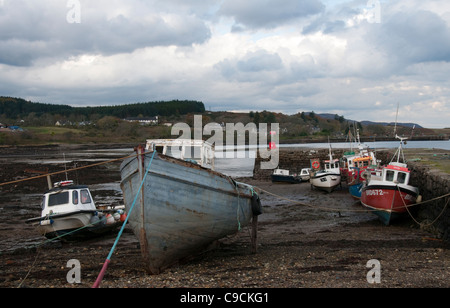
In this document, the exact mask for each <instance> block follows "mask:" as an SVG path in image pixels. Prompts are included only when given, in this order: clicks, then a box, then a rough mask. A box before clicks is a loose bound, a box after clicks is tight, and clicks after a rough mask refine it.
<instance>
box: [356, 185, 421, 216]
mask: <svg viewBox="0 0 450 308" xmlns="http://www.w3.org/2000/svg"><path fill="white" fill-rule="evenodd" d="M416 198H417V194H416V193H414V192H410V191H407V190H400V191H399V189H398V188H397V187H396V186H394V187H392V188H387V187H383V188H380V187H376V186H375V187H370V186H369V187H366V188H365V189H364V190H363V192H362V194H361V203H363V205H365V206H366V207H369V208H371V209H375V210H381V211H387V212H395V213H404V212H406V207H405V205H406V206H410V205H413V204H415V203H416Z"/></svg>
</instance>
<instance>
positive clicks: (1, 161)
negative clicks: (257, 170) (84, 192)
mask: <svg viewBox="0 0 450 308" xmlns="http://www.w3.org/2000/svg"><path fill="white" fill-rule="evenodd" d="M91 150H92V149H88V148H84V149H81V152H83V151H91ZM39 151H40V152H39V154H38V155H35V156H34V157H33V158H32V159H28V160H27V159H24V157H23V156H22V157H21V156H20V155H19V153H14V159H12V158H11V157H8V155H6V154H5V155H4V156H3V157H0V169H1V171H2V180H1V182H4V178H5V179H7V180H10V179H14V178H17V177H19V178H20V177H25V176H28V174H25V173H24V172H23V170H24V169H36V168H43V169H45V168H48V169H50V170H52V171H54V170H58V171H59V170H61V168H64V166H63V165H61V164H60V163H52V162H51V161H52V160H53V162H54V160H57V159H61V151H62V150H61V149H57V150H55V149H51V151H47V150H45V149H40V150H39ZM0 152H1V150H0ZM106 152H107V155H105V152H95V153H94V152H92V151H91V152H89V153H90V154H89V155H87V156H83V155H81V154H80V155H74V156H73V157H71V156H70V155H69V154H67V153H66V154H65V159H66V160H67V161H68V160H70V161H71V162H72V163H74V162H76V163H77V164H88V163H90V162H91V161H92V159H99V160H101V159H104V160H107V159H111V156H113V157H120V155H123V154H124V153H125V155H128V154H129V152H126V151H124V152H122V151H118V152H116V154H115V155H113V154H112V153H111V152H110V151H106ZM43 154H45V155H43ZM0 156H1V155H0ZM39 156H44V158H45V161H44V162H39V163H37V164H36V163H35V162H36V161H38V160H39V159H41V158H39ZM75 156H76V157H75ZM49 161H50V162H49ZM119 164H120V162H118V163H113V164H111V165H105V166H98V167H95V169H94V170H89V171H87V170H85V171H82V172H81V171H80V172H79V173H78V175H77V176H78V179H79V180H80V183H83V184H87V185H90V187H91V191H92V193H93V195H94V198H95V201H96V202H97V203H99V202H104V203H115V204H120V203H121V192H120V189H119V188H118V181H119V180H120V174H119V166H118V165H119ZM62 170H64V169H62ZM35 171H36V170H35ZM69 177H70V175H69ZM72 178H74V177H73V176H72ZM56 180H58V179H55V181H56ZM244 181H245V182H248V183H249V184H252V185H255V186H256V187H258V188H260V189H261V199H262V205H263V209H264V214H263V215H261V216H260V217H259V225H258V251H257V253H256V254H252V253H251V239H250V238H251V228H250V227H245V228H243V229H242V230H241V231H240V232H238V233H237V234H236V235H234V236H230V237H227V238H224V239H222V240H220V241H219V242H218V243H216V245H215V247H214V248H213V249H211V250H209V251H207V252H204V253H202V254H199V255H198V256H195V257H193V258H191V259H190V260H185V261H184V262H182V263H180V264H178V265H176V266H174V267H172V268H170V269H168V270H166V271H165V272H163V273H162V274H160V275H148V274H147V273H146V272H145V271H144V269H143V263H142V259H141V254H140V248H139V243H138V241H137V239H136V237H135V236H134V234H133V233H132V232H131V230H130V229H129V227H126V228H125V232H124V234H123V236H122V238H121V239H120V242H119V244H118V246H117V248H116V250H115V252H114V254H113V255H112V258H111V263H110V265H109V267H108V270H107V271H106V274H105V276H104V278H103V281H102V284H101V287H104V288H108V287H110V288H124V287H128V288H138V287H141V288H167V287H168V288H315V287H337V288H344V287H363V288H366V287H367V288H373V287H380V288H387V287H439V288H448V287H450V279H449V278H450V250H449V248H450V245H449V243H448V242H445V241H442V240H439V239H435V238H433V236H432V235H430V234H429V233H427V232H425V231H422V230H420V229H419V228H417V226H415V225H414V222H413V221H412V220H411V219H409V218H408V217H406V218H405V219H403V220H401V221H398V222H396V223H395V224H393V225H391V226H388V227H386V226H384V225H382V224H381V223H380V222H379V221H378V219H377V218H376V217H375V216H374V215H372V214H370V213H367V212H366V211H364V209H363V208H362V207H361V205H359V204H358V203H357V202H355V200H354V199H352V198H351V197H350V195H349V193H348V192H347V187H346V186H345V184H343V186H342V189H338V190H336V191H334V192H332V193H331V194H328V193H324V192H321V191H318V190H312V189H311V187H310V185H309V183H301V184H274V183H271V182H262V181H255V180H251V179H245V180H244ZM46 185H47V184H46V179H39V180H33V181H30V182H24V183H20V184H13V185H11V186H10V185H8V186H3V187H1V188H0V189H1V197H0V213H1V214H2V217H3V218H4V219H2V220H1V222H0V287H4V288H17V287H29V288H52V287H57V288H58V287H62V288H87V287H91V286H92V285H93V283H94V282H95V280H96V278H97V276H98V274H99V273H100V270H101V268H102V265H103V263H104V261H105V259H106V257H107V255H108V253H109V252H110V249H111V247H112V245H113V243H114V240H115V238H116V237H115V235H114V234H111V235H107V236H104V237H102V238H96V239H91V240H87V241H82V242H74V243H67V242H60V241H54V242H46V240H45V238H43V237H40V236H39V235H38V234H37V232H36V230H35V229H34V228H33V227H32V226H28V225H26V224H25V223H24V221H25V220H26V219H28V218H31V217H35V216H38V215H39V212H40V208H39V203H40V198H41V193H43V192H44V191H45V189H46ZM273 194H275V195H276V196H274V195H273ZM293 201H294V202H293ZM74 259H76V260H78V261H79V262H80V266H81V268H80V273H81V282H80V283H73V284H71V283H69V282H68V281H67V274H68V273H69V271H70V270H71V268H70V267H68V266H67V263H68V262H69V261H70V260H74ZM369 260H377V261H379V264H380V274H381V275H380V283H375V284H371V283H369V282H368V280H367V275H368V273H369V271H370V270H371V269H372V268H369V267H367V263H368V262H369Z"/></svg>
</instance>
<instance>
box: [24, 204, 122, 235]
mask: <svg viewBox="0 0 450 308" xmlns="http://www.w3.org/2000/svg"><path fill="white" fill-rule="evenodd" d="M93 216H94V211H80V212H79V213H78V212H75V213H65V214H59V215H54V216H51V217H50V218H46V217H41V218H36V219H33V220H34V221H35V222H34V223H35V224H36V226H37V229H38V232H39V233H40V234H41V235H43V236H45V237H46V238H48V239H54V238H57V237H59V238H60V239H61V240H65V241H73V240H79V239H84V238H92V237H95V236H99V235H103V234H105V233H108V232H113V231H115V230H116V229H117V228H118V227H120V226H121V225H122V223H123V222H119V221H117V222H114V223H112V224H106V223H105V221H103V222H100V223H98V224H95V225H92V224H91V218H92V217H93ZM31 221H32V220H30V222H31Z"/></svg>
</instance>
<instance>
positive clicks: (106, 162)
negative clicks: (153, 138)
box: [0, 154, 141, 187]
mask: <svg viewBox="0 0 450 308" xmlns="http://www.w3.org/2000/svg"><path fill="white" fill-rule="evenodd" d="M137 155H141V154H132V155H129V156H125V157H121V158H116V159H111V160H107V161H104V162H100V163H95V164H92V165H87V166H82V167H77V168H72V169H68V170H64V171H58V172H53V173H47V174H42V175H38V176H34V177H30V178H26V179H21V180H16V181H11V182H6V183H0V187H1V186H6V185H11V184H17V183H21V182H26V181H31V180H36V179H40V178H45V177H47V176H52V175H57V174H62V173H67V172H72V171H77V170H81V169H87V168H92V167H97V166H101V165H106V164H110V163H114V162H117V161H121V160H125V159H127V158H132V157H136V156H137Z"/></svg>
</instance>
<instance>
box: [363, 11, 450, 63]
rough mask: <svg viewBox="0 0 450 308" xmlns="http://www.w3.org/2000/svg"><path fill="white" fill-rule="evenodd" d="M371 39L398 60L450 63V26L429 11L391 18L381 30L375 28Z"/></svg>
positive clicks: (401, 13)
mask: <svg viewBox="0 0 450 308" xmlns="http://www.w3.org/2000/svg"><path fill="white" fill-rule="evenodd" d="M367 40H369V42H370V41H371V42H372V43H373V44H375V45H376V46H377V48H379V49H383V50H385V52H386V53H387V54H389V55H391V56H395V61H400V62H407V63H421V62H433V61H446V62H449V61H450V27H449V25H448V24H447V23H446V22H445V21H444V20H443V19H442V18H441V17H440V16H438V15H437V14H435V13H432V12H429V11H415V12H409V13H405V12H398V13H396V14H393V15H391V16H387V17H386V18H385V20H384V21H383V23H382V24H381V26H380V27H371V31H370V32H369V35H368V36H367Z"/></svg>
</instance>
